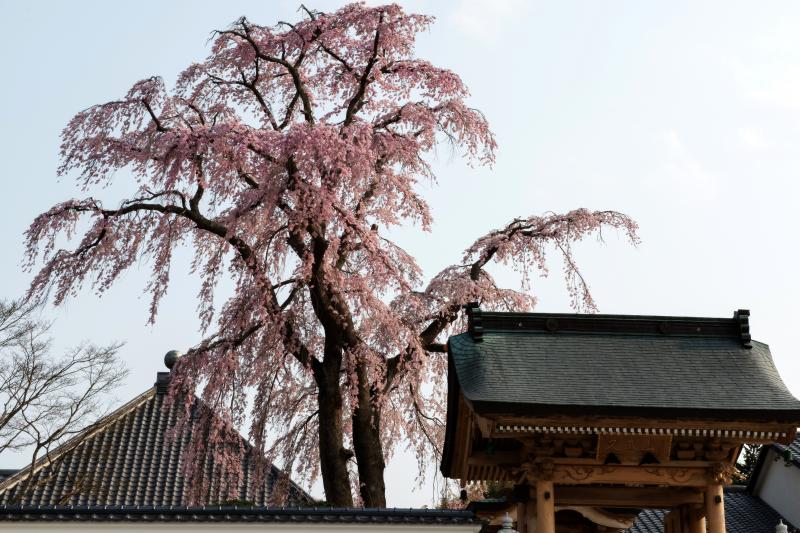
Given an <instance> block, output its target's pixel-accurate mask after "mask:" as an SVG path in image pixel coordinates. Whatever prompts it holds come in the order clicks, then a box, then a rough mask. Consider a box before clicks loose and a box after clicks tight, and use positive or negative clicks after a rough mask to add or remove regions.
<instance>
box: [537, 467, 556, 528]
mask: <svg viewBox="0 0 800 533" xmlns="http://www.w3.org/2000/svg"><path fill="white" fill-rule="evenodd" d="M555 532H556V508H555V492H554V491H553V482H552V481H546V480H542V479H540V480H538V481H537V482H536V533H555Z"/></svg>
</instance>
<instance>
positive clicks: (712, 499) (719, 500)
mask: <svg viewBox="0 0 800 533" xmlns="http://www.w3.org/2000/svg"><path fill="white" fill-rule="evenodd" d="M706 520H707V521H708V533H725V500H724V498H723V495H722V485H721V484H714V485H709V486H707V487H706Z"/></svg>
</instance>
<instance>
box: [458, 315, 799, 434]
mask: <svg viewBox="0 0 800 533" xmlns="http://www.w3.org/2000/svg"><path fill="white" fill-rule="evenodd" d="M503 315H504V314H501V313H494V314H492V317H493V319H495V321H499V320H500V319H501V318H502V317H503ZM508 315H509V316H511V317H515V316H522V317H526V318H527V317H535V318H537V319H540V318H541V317H543V316H546V315H540V314H529V315H521V314H520V315H514V314H508ZM554 316H558V317H559V318H561V320H562V321H564V320H565V319H564V318H562V317H563V315H554ZM575 316H576V317H579V318H580V319H581V320H582V321H583V322H581V323H580V326H581V327H582V328H585V329H588V330H584V331H563V330H558V331H554V332H549V331H546V330H539V329H535V328H527V327H525V324H524V322H522V321H520V322H519V325H520V330H518V331H513V330H511V329H509V326H508V325H507V324H506V325H503V323H501V325H503V327H502V328H497V329H493V328H492V327H490V326H487V325H484V327H483V328H482V335H480V336H477V337H476V336H474V335H473V334H470V333H463V334H461V335H456V336H453V337H450V340H449V346H450V349H449V353H450V357H451V363H452V364H453V367H454V369H455V373H456V377H457V380H458V385H459V386H460V388H461V390H462V391H463V394H464V396H465V397H466V399H467V400H469V401H470V402H471V403H472V404H473V407H474V408H475V409H476V410H477V411H479V412H526V413H530V414H540V413H542V412H552V410H553V408H555V407H558V408H559V410H560V412H562V413H565V414H567V412H569V410H570V409H571V410H573V411H575V412H576V413H580V414H594V412H595V411H596V412H597V413H598V414H614V415H620V416H624V415H627V414H653V415H658V414H659V413H663V414H665V415H666V414H678V415H695V416H698V417H702V416H704V415H705V414H708V415H709V416H712V417H715V418H716V417H719V416H725V414H726V413H728V414H729V415H730V416H732V417H736V418H739V419H741V418H742V417H744V418H747V417H748V415H752V416H753V417H754V418H755V419H758V420H764V419H767V418H774V419H780V420H787V421H788V420H791V421H798V422H800V401H798V400H797V399H796V398H794V397H793V396H792V395H791V393H789V391H788V390H787V388H786V386H785V385H784V384H783V381H782V380H781V378H780V376H779V375H778V372H777V370H776V369H775V365H774V364H773V362H772V356H771V354H770V352H769V347H768V346H767V345H766V344H763V343H760V342H755V341H753V342H752V348H747V347H745V345H743V343H742V340H741V338H740V337H739V336H738V335H728V336H725V335H723V334H717V333H715V334H709V335H707V336H706V335H702V334H689V333H685V332H684V333H670V334H657V333H656V334H650V333H642V332H638V331H637V330H636V328H632V329H631V331H633V332H631V331H627V332H626V331H615V332H607V331H603V329H602V327H603V321H602V320H600V319H603V318H606V319H607V317H604V316H603V315H598V316H599V317H600V318H599V319H598V324H599V325H598V327H597V328H595V329H594V330H591V327H590V325H591V320H592V318H591V316H587V315H575ZM498 317H500V318H498ZM613 318H614V319H615V320H616V321H618V322H619V321H620V320H621V319H623V318H625V317H619V316H615V317H613ZM637 318H639V317H630V322H635V320H636V319H637ZM646 318H647V320H649V321H650V322H653V323H657V322H656V319H658V318H659V317H646ZM663 318H665V319H668V318H669V317H663ZM542 320H544V319H542ZM680 320H681V323H680V324H681V325H682V326H684V327H686V325H689V326H690V325H691V320H694V319H690V318H681V319H680ZM697 320H698V321H709V320H711V319H697ZM714 320H718V321H719V322H722V321H723V320H724V319H714ZM728 320H730V319H728ZM607 321H608V320H607ZM698 323H701V324H705V322H698ZM484 324H486V322H484ZM587 324H589V326H587ZM626 327H630V326H629V325H628V324H626ZM698 327H699V326H698ZM704 327H705V326H704ZM748 343H749V341H748Z"/></svg>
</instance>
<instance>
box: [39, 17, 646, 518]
mask: <svg viewBox="0 0 800 533" xmlns="http://www.w3.org/2000/svg"><path fill="white" fill-rule="evenodd" d="M431 22H432V19H431V18H430V17H426V16H423V15H416V14H408V13H405V12H404V11H403V9H402V8H400V7H399V6H397V5H394V4H392V5H385V6H378V7H368V6H366V5H364V4H360V3H357V4H350V5H347V6H345V7H343V8H341V9H339V10H337V11H335V12H332V13H320V12H316V11H312V10H308V9H305V8H304V16H303V17H302V20H300V21H298V22H296V23H288V22H279V23H278V24H277V25H275V26H261V25H258V24H255V23H252V22H250V21H249V20H247V19H245V18H242V19H239V20H237V21H236V22H234V23H233V24H232V25H231V26H230V27H228V28H227V29H224V30H220V31H217V32H215V36H214V39H213V45H212V47H211V52H210V55H209V56H208V58H207V59H206V60H204V61H202V62H200V63H196V64H192V65H190V66H189V67H187V68H186V69H185V70H184V71H183V72H182V73H181V74H180V76H179V77H178V81H177V83H176V84H175V86H174V87H169V88H168V87H166V86H165V84H164V82H163V81H162V80H161V79H160V78H157V77H156V78H148V79H145V80H142V81H140V82H138V83H136V84H135V85H134V86H133V87H132V88H131V90H130V91H129V92H128V93H127V94H126V95H125V97H123V98H122V99H119V100H116V101H112V102H108V103H104V104H100V105H96V106H93V107H90V108H89V109H86V110H85V111H82V112H80V113H78V114H77V115H76V116H75V117H74V118H73V119H72V120H71V121H70V122H69V124H68V125H67V127H66V128H65V130H64V133H63V143H62V149H61V156H62V164H61V167H60V169H59V173H60V174H62V175H74V176H75V177H76V179H77V180H78V182H79V183H80V185H81V186H82V187H83V189H84V190H85V191H86V192H88V193H91V192H92V191H95V190H98V189H99V188H102V187H104V186H105V185H106V184H107V183H109V181H110V180H111V178H112V176H113V175H114V174H115V173H117V172H118V171H120V170H123V169H125V170H127V171H128V173H129V174H126V175H130V176H131V179H133V180H135V182H136V186H137V188H138V190H137V192H136V194H135V195H133V196H131V197H128V198H124V199H122V200H121V201H120V202H119V204H118V205H116V206H113V207H109V206H106V205H104V204H103V203H101V202H100V201H98V200H97V199H94V198H92V197H91V196H89V197H86V198H82V199H73V200H69V201H67V202H64V203H61V204H59V205H56V206H54V207H53V208H52V209H50V210H49V211H47V212H46V213H43V214H42V215H40V216H39V217H37V218H36V220H35V221H34V222H33V223H32V225H31V227H30V229H29V230H28V232H27V234H26V238H27V257H28V263H27V264H28V266H29V267H30V268H38V269H39V270H38V273H37V274H36V276H35V278H34V280H33V282H32V285H31V289H30V294H31V296H33V297H42V296H44V295H46V294H48V293H49V292H50V289H51V288H52V289H53V292H52V294H53V295H54V299H55V302H56V303H60V302H62V301H63V300H64V299H65V298H66V297H68V296H70V295H73V294H77V293H78V292H79V290H80V288H81V287H82V286H83V284H84V283H86V282H89V283H91V284H92V286H93V288H94V289H95V290H96V291H97V292H98V293H102V292H104V291H105V290H107V289H108V288H109V287H110V286H112V285H113V284H114V283H115V282H116V281H117V280H118V279H119V277H120V275H121V274H122V273H123V272H125V271H126V270H128V269H129V268H131V267H134V266H135V265H138V264H139V263H140V262H141V261H146V262H147V263H148V264H150V265H152V274H151V277H150V282H149V285H148V290H149V292H150V294H151V296H152V298H151V305H150V320H152V321H155V320H156V318H157V313H158V304H159V301H160V300H161V298H162V297H163V296H164V294H165V293H166V291H167V288H168V286H169V284H170V266H171V262H172V259H173V254H174V252H175V250H176V249H178V248H180V247H190V248H192V249H193V250H194V260H193V263H192V269H191V275H193V276H196V277H198V278H199V279H200V280H201V289H200V293H199V295H198V300H197V309H198V311H197V313H198V318H199V323H200V325H201V328H202V331H203V332H204V335H205V340H203V341H202V342H201V343H200V344H199V345H198V346H195V347H193V348H191V349H190V350H188V353H187V356H186V357H184V358H182V360H181V362H180V363H179V364H178V365H177V367H176V369H175V372H176V378H175V379H174V380H173V381H174V383H173V388H174V389H175V390H181V391H188V390H194V389H196V388H200V389H202V395H203V398H204V399H205V401H206V402H208V403H209V404H210V405H211V406H212V407H213V408H214V409H215V410H216V411H217V412H219V413H221V414H223V415H225V417H226V419H227V420H228V421H230V422H232V423H234V424H235V425H239V426H242V425H249V437H250V439H251V440H252V442H253V444H254V445H255V447H256V449H258V450H259V451H261V452H263V453H264V454H265V456H266V457H267V458H269V459H279V460H282V462H283V463H284V464H285V465H286V470H287V471H291V470H295V471H299V472H301V473H304V474H306V475H307V476H309V477H313V476H315V475H317V473H321V475H322V479H323V484H324V487H325V493H326V499H327V500H328V502H330V503H332V504H334V505H344V506H347V505H352V504H353V499H352V495H351V494H352V493H351V487H355V488H356V494H357V497H358V498H360V501H361V503H363V504H365V505H369V506H384V505H385V494H384V493H385V487H384V481H383V472H384V467H385V460H386V458H387V457H388V456H389V455H391V453H392V451H393V450H394V449H395V448H396V447H397V446H398V445H400V444H401V443H408V444H410V446H412V447H413V449H414V450H415V452H416V454H417V457H418V458H419V461H420V464H421V465H425V464H426V463H427V462H428V461H430V460H432V459H434V458H435V457H436V456H437V454H438V452H439V446H440V445H441V442H442V432H443V427H444V425H443V420H442V418H443V417H442V414H443V411H444V401H443V396H444V389H445V387H444V384H443V382H442V376H444V375H445V373H446V361H447V359H446V355H445V353H444V352H445V346H444V344H443V341H444V339H445V336H446V335H447V334H448V332H449V331H451V329H452V328H454V327H458V324H459V323H460V320H461V318H462V316H463V311H462V308H463V306H464V305H465V304H467V303H468V302H473V301H477V302H480V303H481V305H483V306H485V307H487V308H495V309H506V310H528V309H530V308H531V307H532V306H533V305H534V302H535V299H534V297H533V295H532V294H530V292H529V291H528V290H527V285H526V284H525V283H523V287H522V290H512V289H506V288H501V287H498V286H497V285H496V283H495V281H494V279H493V278H492V276H491V275H490V274H489V272H487V270H486V267H487V265H489V264H490V263H497V262H499V263H507V264H513V265H514V266H516V267H518V268H519V269H520V270H521V271H522V272H523V277H524V278H526V276H527V275H528V273H529V272H531V271H535V270H539V271H542V272H544V271H546V270H545V257H546V251H547V250H548V249H554V250H556V251H557V252H558V253H560V254H561V255H562V257H563V259H564V264H565V272H564V274H565V277H566V281H567V286H568V290H569V292H570V294H571V297H572V303H573V305H574V306H575V307H576V308H578V309H586V310H594V309H595V303H594V301H593V300H592V297H591V295H590V293H589V289H588V285H587V284H586V283H585V281H584V279H583V277H582V276H581V273H580V271H579V269H578V266H577V265H576V262H575V260H574V257H573V254H572V248H571V246H572V244H573V243H574V242H576V241H579V240H581V239H582V238H583V237H585V236H587V235H590V234H594V233H597V232H599V231H600V230H601V228H603V227H610V228H619V229H621V230H622V231H623V232H625V233H626V234H627V236H628V237H629V238H630V240H631V241H632V242H636V239H637V237H636V225H635V223H634V222H633V221H632V220H631V219H629V218H628V217H627V216H625V215H623V214H621V213H618V212H614V211H596V212H591V211H588V210H584V209H578V210H575V211H572V212H569V213H565V214H547V215H544V216H529V217H523V218H516V219H514V220H512V221H510V222H509V223H508V224H507V225H506V226H504V227H502V228H500V229H497V230H495V231H491V232H489V233H488V234H486V235H484V236H482V237H479V238H478V239H477V240H475V242H474V243H473V244H472V245H471V246H470V247H469V248H468V249H467V250H466V251H465V253H464V255H463V257H462V258H460V259H458V258H454V264H453V265H452V266H449V267H447V268H445V269H444V270H442V271H441V272H439V273H438V274H436V275H434V276H433V277H432V278H427V277H426V276H425V275H424V273H423V272H422V271H421V269H420V267H419V266H418V265H417V262H416V260H415V258H414V257H412V256H411V255H410V254H409V253H408V252H407V251H406V250H404V249H402V248H401V247H400V246H398V245H397V244H395V243H394V242H392V241H391V240H390V239H389V238H388V236H387V235H388V231H389V230H390V229H391V228H393V227H396V226H398V225H402V224H417V225H418V226H419V227H420V228H421V230H423V231H427V230H429V229H430V223H431V220H432V214H431V212H430V210H429V207H428V204H427V203H426V202H425V199H424V198H423V197H422V196H421V194H420V190H419V187H418V185H419V182H420V180H432V179H433V178H434V175H433V169H432V166H431V161H430V155H431V152H432V150H433V149H434V148H435V147H436V146H437V145H439V144H441V143H449V144H450V145H451V146H452V147H453V148H454V149H456V150H457V151H458V153H460V154H461V155H462V156H463V157H465V158H466V159H467V160H468V161H469V162H470V163H472V164H475V165H486V164H491V163H492V162H493V161H494V152H495V148H496V144H495V139H494V137H493V135H492V132H491V130H490V128H489V125H488V122H487V120H486V118H485V117H484V116H483V115H482V114H481V113H480V112H479V111H477V110H475V109H473V108H471V107H470V106H469V105H468V103H467V99H468V96H469V93H468V91H467V88H466V87H465V85H464V83H463V82H462V80H461V79H460V78H459V77H458V75H456V74H455V73H453V72H451V71H449V70H447V69H443V68H439V67H437V66H435V65H433V64H431V63H430V62H428V61H426V60H424V59H421V58H418V57H416V56H415V51H414V44H415V39H416V36H417V34H418V33H419V32H421V31H425V30H427V29H428V28H429V26H430V24H431ZM78 230H80V231H79V232H80V234H81V236H80V237H79V238H75V239H70V240H69V242H70V243H71V244H70V245H69V246H66V247H62V243H63V242H64V241H63V240H62V237H63V236H66V237H68V238H72V237H73V236H74V235H75V233H76V231H78ZM39 265H41V267H39ZM223 276H227V277H228V278H230V279H231V280H233V283H234V285H235V290H234V292H233V294H232V295H231V296H230V297H229V298H228V299H227V300H226V301H225V302H224V303H223V304H222V305H217V304H216V303H215V301H214V294H215V288H216V287H217V284H218V282H219V280H220V278H221V277H223ZM211 423H212V422H211V421H208V424H211ZM200 426H202V425H200ZM224 431H225V428H223V427H219V428H217V427H205V428H204V429H203V433H202V435H201V434H200V433H198V435H197V439H196V442H195V447H194V449H195V450H196V451H197V453H196V454H194V455H196V456H197V457H202V456H203V450H204V448H203V447H204V446H206V445H208V444H209V443H213V442H215V441H223V440H224ZM201 436H202V438H201ZM206 437H207V438H206ZM220 449H221V450H222V451H220V452H219V453H218V457H217V459H218V460H219V461H220V462H221V463H223V464H227V465H230V467H231V468H232V469H235V465H237V464H239V462H238V460H234V458H233V457H232V454H233V452H231V454H227V453H226V452H225V451H224V450H225V447H224V446H223V447H220ZM189 459H190V460H188V461H186V464H187V469H188V471H187V474H189V475H192V476H195V477H196V482H195V486H196V487H198V490H201V487H202V482H201V481H200V480H201V479H202V468H203V465H202V464H199V461H192V460H191V457H190V458H189Z"/></svg>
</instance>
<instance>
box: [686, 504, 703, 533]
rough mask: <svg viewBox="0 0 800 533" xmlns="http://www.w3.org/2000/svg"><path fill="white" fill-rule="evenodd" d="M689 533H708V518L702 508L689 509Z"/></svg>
mask: <svg viewBox="0 0 800 533" xmlns="http://www.w3.org/2000/svg"><path fill="white" fill-rule="evenodd" d="M689 533H706V517H705V515H704V514H703V509H701V508H700V507H692V508H690V509H689Z"/></svg>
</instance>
